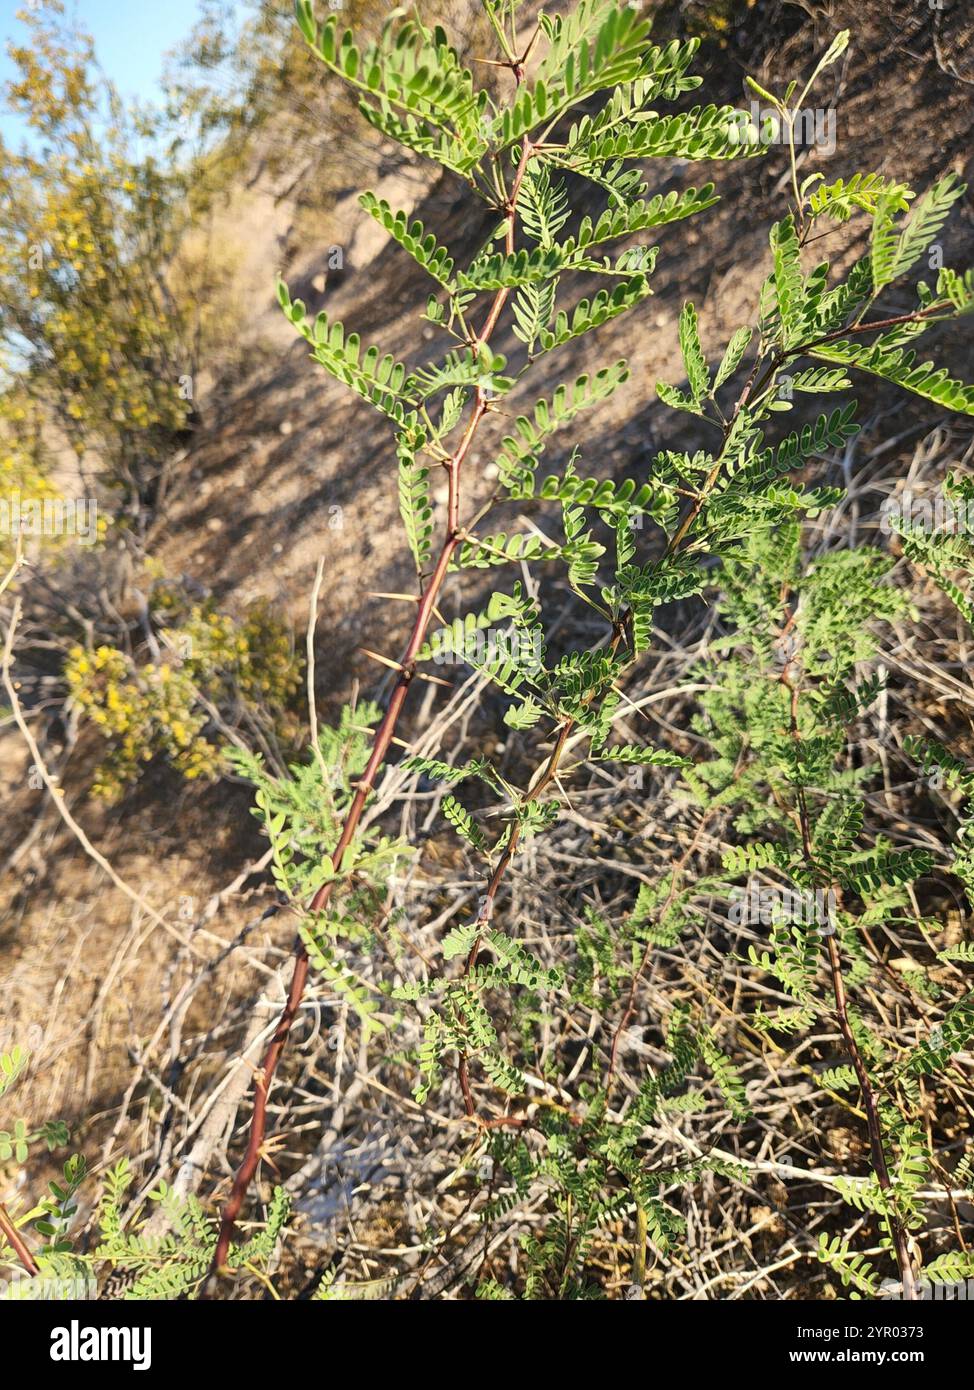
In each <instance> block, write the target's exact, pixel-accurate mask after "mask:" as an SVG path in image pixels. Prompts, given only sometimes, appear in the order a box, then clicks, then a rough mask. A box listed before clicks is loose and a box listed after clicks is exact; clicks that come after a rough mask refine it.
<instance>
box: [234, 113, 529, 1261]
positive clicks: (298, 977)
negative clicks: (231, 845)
mask: <svg viewBox="0 0 974 1390" xmlns="http://www.w3.org/2000/svg"><path fill="white" fill-rule="evenodd" d="M531 154H532V146H531V143H530V141H527V140H526V141H525V142H524V146H523V148H522V151H521V158H520V161H519V163H518V167H517V172H516V174H515V177H514V182H513V185H512V187H511V193H510V197H509V198H508V201H507V204H506V207H505V215H506V218H507V229H506V236H505V240H506V245H507V249H508V252H509V253H511V252H513V250H514V229H515V223H516V218H517V213H516V205H517V198H518V193H519V192H520V188H521V183H522V181H523V178H524V171H525V169H526V168H527V166H528V161H529V160H530V158H531ZM509 293H510V291H509V290H507V289H500V290H498V292H497V294H496V295H495V296H494V299H493V301H492V303H491V306H490V310H489V312H488V314H487V319H486V322H485V323H484V327H483V328H482V330H481V331H480V333H479V335H478V336H477V338H476V339H475V340H474V342H473V343H472V345H471V346H472V348H473V350H474V351H477V350H479V348H480V347H482V346H484V345H485V344H487V343H488V342H489V340H490V337H491V335H492V333H493V332H494V329H495V328H496V326H497V322H498V320H499V318H500V314H501V311H502V309H503V307H504V305H505V303H506V302H507V298H508V295H509ZM487 410H488V397H487V395H486V392H485V391H484V390H483V389H482V388H478V390H477V394H476V398H475V404H474V409H473V411H472V413H471V416H470V419H469V421H468V423H467V427H466V429H465V431H464V434H463V438H462V439H461V440H460V443H459V444H458V445H457V448H456V450H455V451H454V453H453V455H452V456H451V458H450V459H449V461H448V462H447V464H446V468H447V472H448V475H449V501H448V504H447V534H446V539H445V541H444V543H443V547H442V549H441V550H440V555H439V559H438V560H437V562H436V567H435V569H434V570H433V573H432V574H431V575H430V577H429V579H428V580H427V581H426V584H425V586H424V588H423V592H422V594H421V596H420V601H419V604H418V607H417V612H416V619H415V622H414V624H413V630H412V634H411V635H410V638H409V642H408V644H407V646H406V650H405V652H404V653H403V655H402V659H401V661H400V662H399V674H398V676H397V677H396V683H395V686H394V687H393V691H392V695H391V696H390V699H389V704H388V706H387V707H386V712H385V714H384V716H383V718H382V722H381V723H380V725H379V727H378V729H377V730H376V734H375V740H374V742H373V745H372V753H371V756H370V758H369V761H368V765H367V766H366V768H365V771H364V772H363V774H362V777H361V780H360V781H359V783H358V785H357V787H356V791H355V796H354V797H353V799H352V802H351V805H350V806H349V809H348V812H347V814H346V817H345V823H344V826H343V827H342V833H341V836H340V838H339V840H338V843H337V845H336V846H335V851H334V853H333V854H332V856H331V862H332V866H333V869H334V871H335V872H337V871H338V870H339V869H340V868H341V864H342V860H343V858H344V856H345V852H346V850H347V849H348V847H349V845H350V844H351V842H352V840H353V838H354V836H355V832H356V830H357V829H358V825H359V821H360V819H361V816H362V811H363V810H364V809H365V803H366V801H367V800H368V797H369V795H370V793H371V791H372V788H373V786H374V784H375V779H376V776H377V775H378V773H379V770H380V769H381V767H382V765H383V763H384V762H385V759H386V755H387V753H388V751H389V747H390V745H391V743H392V740H393V737H394V735H395V731H396V726H397V724H398V722H399V716H400V714H401V713H402V709H403V705H404V704H405V701H406V696H407V694H408V693H409V687H410V685H411V684H412V682H413V678H414V676H415V674H416V659H417V656H418V655H419V651H420V649H421V647H422V645H423V641H424V639H425V636H426V630H427V628H428V626H429V621H430V618H431V616H432V614H433V610H434V609H435V607H436V601H437V598H438V597H439V593H440V590H441V589H442V587H443V582H444V580H445V579H446V575H447V571H448V570H449V567H450V561H451V560H452V558H453V553H454V551H455V550H456V548H457V546H458V545H459V543H460V540H461V538H462V532H461V530H460V527H459V524H458V519H459V508H460V470H461V468H462V466H463V462H464V459H465V458H466V457H467V454H468V453H469V451H470V446H471V444H472V443H473V440H474V436H475V435H476V433H477V429H478V428H479V426H480V423H481V421H482V420H483V418H484V416H485V415H486V413H487ZM333 883H334V881H333V880H329V882H328V883H324V884H322V886H321V887H320V888H319V889H318V891H317V893H316V894H315V896H314V898H313V899H312V901H311V903H310V905H309V909H308V910H309V912H310V913H316V912H321V911H323V910H324V909H325V908H326V907H327V906H328V903H329V901H330V899H331V894H332V888H333ZM308 965H309V961H308V953H307V950H306V948H305V946H304V943H303V942H299V943H298V945H297V946H296V947H295V954H294V969H293V972H292V974H291V983H290V986H289V987H288V993H287V1001H286V1003H285V1005H284V1009H283V1011H282V1013H281V1016H280V1018H279V1019H278V1022H277V1027H276V1028H275V1030H274V1036H273V1037H272V1038H271V1041H270V1044H269V1045H268V1048H267V1052H266V1053H265V1055H264V1059H263V1062H262V1065H261V1069H260V1072H259V1074H258V1076H257V1079H256V1082H255V1086H254V1108H253V1112H252V1115H251V1119H250V1132H249V1135H248V1139H247V1148H246V1150H245V1152H244V1157H243V1160H242V1162H241V1164H240V1167H239V1169H238V1170H237V1174H236V1176H235V1178H234V1180H233V1186H232V1187H231V1189H230V1196H229V1197H228V1199H227V1202H226V1204H225V1206H224V1208H223V1212H222V1215H221V1219H220V1232H219V1236H218V1238H217V1244H216V1250H215V1252H214V1256H213V1264H212V1271H219V1270H222V1269H223V1268H224V1266H225V1265H226V1262H227V1256H228V1255H229V1253H230V1243H231V1241H232V1239H233V1232H234V1226H235V1223H236V1220H237V1217H238V1216H239V1215H240V1211H241V1208H242V1207H243V1203H244V1198H245V1197H246V1195H247V1191H248V1189H249V1187H250V1184H251V1182H252V1181H253V1178H254V1174H255V1173H256V1172H257V1166H258V1164H259V1163H260V1158H261V1152H262V1149H263V1146H264V1137H265V1135H266V1132H267V1101H268V1097H269V1094H270V1088H271V1084H272V1082H273V1080H274V1074H275V1072H276V1071H277V1066H278V1063H279V1061H280V1059H281V1054H282V1052H283V1051H284V1048H285V1045H286V1043H287V1040H288V1036H289V1034H290V1032H291V1028H292V1026H293V1024H294V1020H295V1018H296V1016H297V1013H298V1010H299V1009H300V1007H301V1001H302V999H303V997H304V991H305V988H306V985H307V981H308Z"/></svg>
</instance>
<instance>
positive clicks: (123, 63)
mask: <svg viewBox="0 0 974 1390" xmlns="http://www.w3.org/2000/svg"><path fill="white" fill-rule="evenodd" d="M26 8H27V5H26V3H25V0H0V83H2V82H3V81H5V80H6V79H7V78H9V77H10V76H11V75H12V65H11V63H10V61H9V59H8V58H7V51H6V50H7V44H8V42H9V41H10V40H11V39H14V40H15V41H17V42H21V41H22V38H23V35H24V33H25V29H24V25H23V24H22V23H20V21H19V20H17V19H16V17H15V16H16V14H17V11H18V10H20V9H26ZM36 8H37V9H38V10H39V11H40V12H41V13H43V0H37V4H36ZM198 13H199V0H67V4H66V5H65V17H66V18H69V19H73V20H74V21H75V22H76V23H77V24H78V25H79V26H80V27H81V28H83V29H87V30H88V32H89V33H90V34H92V35H93V37H94V40H95V50H96V52H97V55H98V60H99V62H100V63H101V66H102V67H103V68H104V70H105V71H106V72H107V74H108V76H109V77H110V78H111V79H112V81H113V82H114V83H115V85H116V86H117V87H118V89H119V91H120V92H121V94H122V95H123V96H124V97H128V98H133V97H141V98H143V99H151V98H153V97H156V96H158V94H159V79H160V77H161V75H162V67H163V59H164V56H165V54H166V52H167V50H169V49H171V48H172V47H173V46H174V45H175V44H177V43H178V42H179V41H180V39H183V38H185V37H186V35H187V34H188V33H189V32H190V30H191V29H192V27H193V24H194V22H195V21H196V18H197V15H198ZM0 134H3V135H4V136H5V138H7V139H8V140H10V141H12V142H14V143H17V136H18V129H17V123H16V122H14V121H13V120H12V119H11V118H10V117H9V116H7V115H5V114H3V113H2V112H0Z"/></svg>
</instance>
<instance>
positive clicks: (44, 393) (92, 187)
mask: <svg viewBox="0 0 974 1390" xmlns="http://www.w3.org/2000/svg"><path fill="white" fill-rule="evenodd" d="M60 10H61V7H60V6H59V5H57V4H50V5H47V6H45V10H44V13H43V14H32V13H24V14H22V15H21V18H22V19H23V21H24V23H25V24H26V25H27V26H28V30H29V41H28V42H26V43H24V44H23V45H12V46H11V48H10V57H11V59H12V62H13V64H14V68H15V73H16V75H15V76H14V78H13V80H11V81H10V82H8V83H7V84H6V87H5V89H4V92H3V96H4V98H5V105H6V106H7V108H8V109H10V110H13V111H14V112H16V113H17V114H18V115H20V116H21V117H23V118H24V119H25V120H26V123H27V125H28V127H29V128H30V129H31V131H32V132H33V138H32V139H31V141H29V142H28V144H27V145H26V146H25V147H24V148H23V149H21V150H18V151H15V150H14V149H12V148H11V147H9V146H7V145H5V144H4V142H3V141H2V140H0V352H3V350H4V349H5V348H6V349H7V357H8V363H9V364H10V368H11V369H10V371H8V373H7V374H6V376H7V382H8V383H10V382H12V383H14V386H15V388H16V389H17V390H19V391H27V392H29V393H30V395H31V396H32V397H33V399H34V400H36V401H38V402H41V403H43V405H44V407H45V409H46V411H47V412H48V418H49V421H50V420H53V421H56V423H57V425H58V427H59V428H60V429H61V430H63V431H64V433H65V435H66V436H67V439H68V441H69V442H70V444H71V446H72V447H73V449H74V450H75V452H76V453H77V455H78V456H79V458H80V457H82V456H83V455H84V454H85V453H86V451H87V450H89V449H94V450H96V451H97V453H98V454H99V457H100V458H101V459H102V461H103V462H104V464H105V465H106V466H107V471H108V474H109V477H110V478H111V480H112V481H114V482H116V483H118V484H120V485H121V486H122V487H123V488H124V489H125V490H126V491H127V492H128V493H129V494H130V495H131V494H132V493H133V492H136V493H138V494H140V495H142V494H143V493H144V492H145V490H146V489H147V488H149V487H151V485H152V481H153V479H154V477H155V476H156V474H157V473H158V471H159V469H160V467H161V466H162V463H163V461H164V458H165V456H166V453H167V452H168V451H169V450H170V449H171V439H172V433H173V431H175V430H178V429H180V428H181V427H183V426H184V425H185V423H186V420H187V417H188V414H189V411H190V409H191V403H192V402H191V398H192V385H191V383H192V378H193V371H194V366H193V353H192V351H191V342H190V333H189V332H188V331H187V310H186V306H184V305H181V304H180V303H179V302H178V301H177V300H176V299H175V298H174V296H173V295H172V293H171V291H170V289H169V287H168V285H167V283H166V267H167V265H168V264H169V262H170V260H171V258H172V255H173V252H174V248H175V245H176V244H177V241H178V235H179V231H180V222H181V220H182V218H183V217H184V213H183V211H182V209H183V208H184V205H185V198H184V194H185V182H186V175H185V172H184V171H181V170H179V169H178V168H177V167H176V166H175V165H167V166H164V165H162V164H161V163H160V162H159V161H158V160H157V159H156V158H154V157H153V156H151V155H150V156H147V157H146V156H143V155H141V154H138V153H133V150H135V149H137V146H136V145H135V142H134V140H133V138H132V137H133V134H149V133H150V132H149V130H148V129H147V128H145V129H143V128H142V126H144V125H145V123H144V122H143V123H142V126H140V127H139V129H138V130H137V131H133V129H132V128H131V126H130V125H129V124H127V120H126V116H125V113H124V110H123V108H122V105H121V103H120V101H119V100H118V98H117V96H116V94H115V93H114V92H113V91H112V90H111V89H110V88H109V87H108V86H107V84H105V83H104V81H103V79H101V78H100V77H99V78H96V76H95V71H94V52H93V48H92V45H91V41H90V39H88V38H87V37H86V36H84V35H81V34H77V33H74V32H73V31H71V30H70V29H68V28H66V27H65V26H64V25H63V24H61V22H60V21H59V18H58V16H59V14H60ZM106 101H107V115H108V119H107V120H106V119H105V115H106V111H105V107H106Z"/></svg>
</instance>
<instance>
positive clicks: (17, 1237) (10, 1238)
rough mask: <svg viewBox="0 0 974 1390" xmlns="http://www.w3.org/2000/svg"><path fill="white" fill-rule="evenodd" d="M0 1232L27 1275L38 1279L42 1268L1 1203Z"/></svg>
mask: <svg viewBox="0 0 974 1390" xmlns="http://www.w3.org/2000/svg"><path fill="white" fill-rule="evenodd" d="M0 1232H2V1233H3V1236H4V1239H5V1240H6V1241H7V1243H8V1245H9V1246H10V1248H11V1249H12V1250H13V1252H14V1254H15V1255H16V1256H17V1259H18V1260H19V1261H20V1263H21V1264H22V1265H23V1266H24V1269H26V1271H27V1273H28V1274H29V1275H31V1277H32V1278H36V1277H37V1275H38V1274H40V1272H41V1271H40V1266H39V1265H38V1263H37V1261H36V1260H35V1259H34V1257H33V1255H32V1254H31V1253H30V1249H29V1247H28V1246H27V1244H26V1243H25V1241H24V1238H23V1236H22V1235H21V1234H20V1232H19V1231H18V1230H17V1227H16V1226H15V1225H14V1223H13V1219H12V1218H11V1216H10V1213H9V1212H8V1211H7V1208H6V1207H5V1206H4V1205H3V1203H2V1202H0Z"/></svg>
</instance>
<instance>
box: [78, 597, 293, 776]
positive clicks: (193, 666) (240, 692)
mask: <svg viewBox="0 0 974 1390" xmlns="http://www.w3.org/2000/svg"><path fill="white" fill-rule="evenodd" d="M153 607H154V608H155V609H156V611H157V612H160V611H161V613H162V614H164V615H165V616H166V617H178V618H181V619H182V621H180V622H179V624H178V626H167V627H163V628H162V629H161V634H160V635H161V638H162V644H163V647H164V648H165V650H164V653H163V657H164V659H160V660H158V661H152V662H147V663H144V664H141V665H140V664H138V663H137V662H136V661H134V660H133V659H132V658H131V657H130V656H128V655H127V654H126V653H125V652H123V651H121V650H119V648H117V647H111V646H99V647H96V648H95V649H94V650H90V651H89V650H85V649H84V648H83V647H81V646H75V647H74V648H72V650H71V651H70V652H69V654H68V660H67V664H66V667H65V675H66V678H67V682H68V687H69V690H70V693H71V696H72V698H73V699H74V700H75V701H76V702H77V704H78V705H79V706H80V707H81V709H82V710H84V712H85V714H86V715H87V716H88V718H89V719H90V720H91V721H92V723H93V724H94V725H96V726H97V728H98V729H99V731H100V732H101V734H102V736H103V737H104V738H105V740H106V741H107V742H108V744H109V745H110V749H109V753H108V756H107V757H106V758H105V759H104V761H103V762H102V764H101V766H100V767H99V768H98V770H97V772H96V774H95V781H94V785H93V791H94V792H95V794H96V795H98V796H101V797H104V798H106V799H109V800H114V799H116V798H117V797H119V796H120V795H121V794H122V793H123V792H124V791H125V789H126V788H127V787H128V786H130V785H132V784H133V783H134V782H135V781H137V780H138V778H139V776H140V774H141V772H142V770H143V769H144V767H145V765H146V764H147V763H149V762H150V761H151V760H152V759H154V758H156V757H160V756H161V757H162V758H164V759H165V760H166V761H167V762H168V763H169V764H170V765H171V766H172V767H173V768H175V769H176V770H177V771H178V772H179V773H180V774H181V775H182V776H183V777H186V778H188V779H194V778H204V779H208V780H215V779H216V778H218V777H220V776H221V775H222V774H223V772H225V771H226V767H227V764H226V761H225V757H226V754H225V750H226V737H225V735H223V736H221V725H222V726H223V727H224V728H226V727H228V726H229V727H233V726H235V725H236V724H238V723H239V722H240V720H241V719H242V718H243V717H244V716H245V715H249V716H250V717H251V718H252V719H254V720H256V721H257V722H258V723H260V724H263V725H265V726H267V725H270V726H273V727H274V728H275V729H276V730H277V732H279V733H282V734H284V735H287V733H288V731H289V727H290V720H289V716H288V706H289V704H290V702H291V700H292V697H293V696H294V694H295V693H296V691H297V690H298V689H299V687H300V684H301V665H300V661H299V659H298V658H297V656H296V654H295V652H294V649H293V644H292V641H291V634H290V631H289V629H288V627H287V625H286V624H285V623H284V622H282V621H281V620H280V619H279V618H277V617H275V615H274V614H273V613H272V611H271V609H270V606H269V605H268V604H267V603H266V601H263V600H261V601H258V602H257V603H255V604H253V605H251V606H250V608H248V610H247V612H246V614H245V616H244V618H243V619H242V620H241V621H239V622H238V621H236V620H235V619H234V618H232V617H231V616H230V615H229V614H226V613H220V612H218V611H217V610H216V609H215V607H214V606H213V605H212V603H210V602H206V603H196V604H192V605H191V606H189V607H188V608H187V607H185V606H184V605H182V604H181V603H180V600H179V598H178V596H177V595H175V594H174V593H173V592H172V591H170V590H166V589H162V590H160V592H159V594H158V602H157V603H154V605H153Z"/></svg>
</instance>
